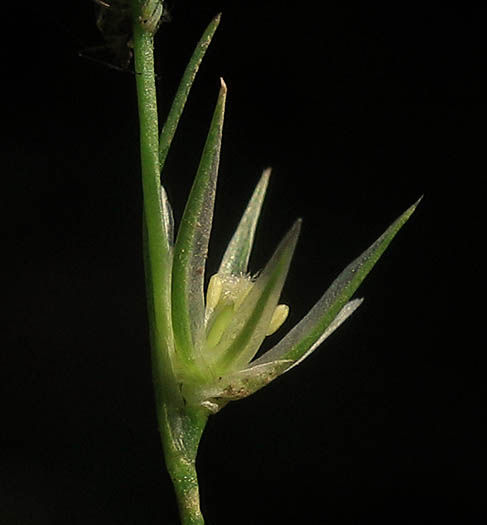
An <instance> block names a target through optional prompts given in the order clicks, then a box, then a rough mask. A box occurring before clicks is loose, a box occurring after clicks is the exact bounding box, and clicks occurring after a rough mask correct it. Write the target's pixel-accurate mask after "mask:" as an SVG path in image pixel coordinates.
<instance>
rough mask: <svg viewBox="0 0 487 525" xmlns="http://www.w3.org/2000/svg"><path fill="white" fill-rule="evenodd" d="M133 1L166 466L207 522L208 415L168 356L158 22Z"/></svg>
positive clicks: (197, 522)
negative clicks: (199, 458)
mask: <svg viewBox="0 0 487 525" xmlns="http://www.w3.org/2000/svg"><path fill="white" fill-rule="evenodd" d="M152 3H153V4H154V2H152ZM132 5H133V10H134V13H133V19H134V31H133V46H134V61H135V71H136V75H135V78H136V86H137V100H138V108H139V126H140V156H141V167H142V189H143V198H144V252H145V257H144V259H145V264H146V267H145V271H146V284H147V302H148V309H149V321H150V331H151V347H152V365H153V379H154V390H155V401H156V411H157V419H158V423H159V431H160V433H161V440H162V446H163V449H164V456H165V460H166V466H167V469H168V471H169V474H170V476H171V479H172V482H173V484H174V488H175V491H176V496H177V499H178V505H179V512H180V516H181V522H182V525H203V524H204V519H203V515H202V514H201V510H200V506H199V489H198V478H197V475H196V467H195V463H196V454H197V451H198V445H199V442H200V439H201V435H202V433H203V430H204V428H205V425H206V421H207V418H208V414H207V412H206V411H204V410H201V409H199V408H193V407H189V406H185V405H184V403H183V400H182V396H181V393H180V390H179V386H178V384H177V382H176V380H175V377H174V374H173V372H172V369H171V360H170V352H171V348H172V345H173V341H172V321H171V313H170V306H169V305H170V304H171V302H170V290H171V253H170V250H171V248H170V244H169V240H168V239H167V238H166V233H165V229H164V227H163V210H162V205H161V186H160V184H161V182H160V163H159V129H158V116H157V98H156V87H155V74H154V51H153V47H154V33H155V30H156V29H157V24H156V23H154V24H152V23H149V24H148V23H147V17H146V16H142V14H143V13H142V12H143V9H144V6H147V5H148V4H147V3H144V2H142V1H141V0H133V4H132ZM151 12H152V11H151ZM144 21H145V25H144Z"/></svg>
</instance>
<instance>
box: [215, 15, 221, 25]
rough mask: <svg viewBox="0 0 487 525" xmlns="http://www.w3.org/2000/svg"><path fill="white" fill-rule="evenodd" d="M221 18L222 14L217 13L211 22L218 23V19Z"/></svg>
mask: <svg viewBox="0 0 487 525" xmlns="http://www.w3.org/2000/svg"><path fill="white" fill-rule="evenodd" d="M221 19H222V14H221V13H218V14H217V15H216V16H215V18H214V19H213V22H214V23H215V24H219V23H220V20H221Z"/></svg>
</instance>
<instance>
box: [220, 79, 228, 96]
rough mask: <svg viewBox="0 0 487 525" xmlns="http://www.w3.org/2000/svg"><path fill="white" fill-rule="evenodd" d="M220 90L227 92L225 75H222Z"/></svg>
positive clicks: (223, 92)
mask: <svg viewBox="0 0 487 525" xmlns="http://www.w3.org/2000/svg"><path fill="white" fill-rule="evenodd" d="M220 92H221V93H222V94H226V92H227V85H226V84H225V81H224V80H223V77H220Z"/></svg>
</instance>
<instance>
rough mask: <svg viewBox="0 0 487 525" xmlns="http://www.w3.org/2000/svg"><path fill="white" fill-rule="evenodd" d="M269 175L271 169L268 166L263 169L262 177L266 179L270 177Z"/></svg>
mask: <svg viewBox="0 0 487 525" xmlns="http://www.w3.org/2000/svg"><path fill="white" fill-rule="evenodd" d="M271 173H272V168H271V167H270V166H268V167H267V168H265V169H264V171H263V172H262V177H266V178H269V177H270V176H271Z"/></svg>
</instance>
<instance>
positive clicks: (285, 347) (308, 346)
mask: <svg viewBox="0 0 487 525" xmlns="http://www.w3.org/2000/svg"><path fill="white" fill-rule="evenodd" d="M420 200H421V199H419V200H418V201H417V202H416V203H415V204H413V205H412V206H411V207H410V208H408V209H407V210H406V211H405V212H404V213H403V214H402V215H401V216H400V217H399V218H398V219H397V220H396V221H394V222H393V223H392V224H391V225H390V226H389V228H387V230H386V231H385V232H384V233H383V234H382V235H381V236H380V237H379V238H378V239H377V240H376V241H375V242H374V243H373V244H372V245H371V246H370V247H369V248H368V249H367V250H365V251H364V252H363V253H362V255H360V256H359V257H358V258H357V259H355V260H354V261H353V262H352V263H350V264H349V265H348V266H347V267H346V268H345V270H343V272H342V273H341V274H340V275H339V276H338V277H337V278H336V279H335V281H334V282H333V283H332V285H331V286H330V287H329V288H328V290H327V291H326V292H325V293H324V294H323V296H322V297H321V299H320V300H319V301H318V302H317V303H316V304H315V306H313V308H312V309H311V310H310V311H309V312H308V314H307V315H306V316H305V317H304V318H303V319H302V320H301V321H300V322H299V323H298V324H297V325H296V326H295V327H294V328H292V329H291V330H290V332H289V333H288V334H287V335H286V336H285V337H284V338H283V339H282V340H281V341H280V342H279V343H277V345H276V346H274V347H273V348H271V349H270V350H269V351H268V352H266V353H265V354H264V355H263V356H262V357H260V358H259V359H256V360H255V361H254V363H252V366H258V365H261V364H263V363H267V362H271V361H281V360H283V359H290V360H291V361H292V362H293V363H294V364H297V362H300V361H301V360H302V359H304V357H306V356H308V355H309V354H310V353H311V352H312V351H313V350H314V349H315V348H316V347H317V346H318V344H316V343H317V342H319V343H321V342H322V341H323V340H324V339H325V337H323V336H325V335H326V336H327V335H329V333H331V332H329V333H328V334H327V333H326V331H327V329H328V328H329V327H330V326H332V323H333V321H334V320H335V319H336V318H337V316H339V321H340V322H339V323H338V324H337V325H336V326H335V327H334V328H336V327H337V326H338V325H339V324H341V322H343V321H344V320H345V319H346V318H347V317H348V316H349V315H350V314H351V313H352V312H353V311H354V310H355V308H356V307H358V306H359V304H360V302H358V303H357V302H353V301H352V303H349V305H348V311H347V308H346V303H347V301H348V300H349V299H350V297H351V296H352V295H353V293H354V292H355V290H356V289H357V288H358V287H359V286H360V284H361V283H362V281H363V280H364V279H365V277H366V276H367V274H368V273H369V272H370V270H371V269H372V268H373V266H374V265H375V264H376V262H377V261H378V260H379V258H380V257H381V255H382V254H383V253H384V251H385V250H386V248H387V247H388V245H389V243H390V242H391V241H392V239H393V238H394V237H395V235H396V234H397V233H398V231H399V230H400V229H401V228H402V226H403V225H404V224H405V223H406V221H407V220H408V219H409V217H410V216H411V215H412V213H413V212H414V210H415V209H416V206H417V205H418V204H419V202H420ZM342 309H345V310H344V311H343V312H342ZM350 309H351V310H350ZM347 314H348V315H347ZM340 315H341V317H342V319H340Z"/></svg>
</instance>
